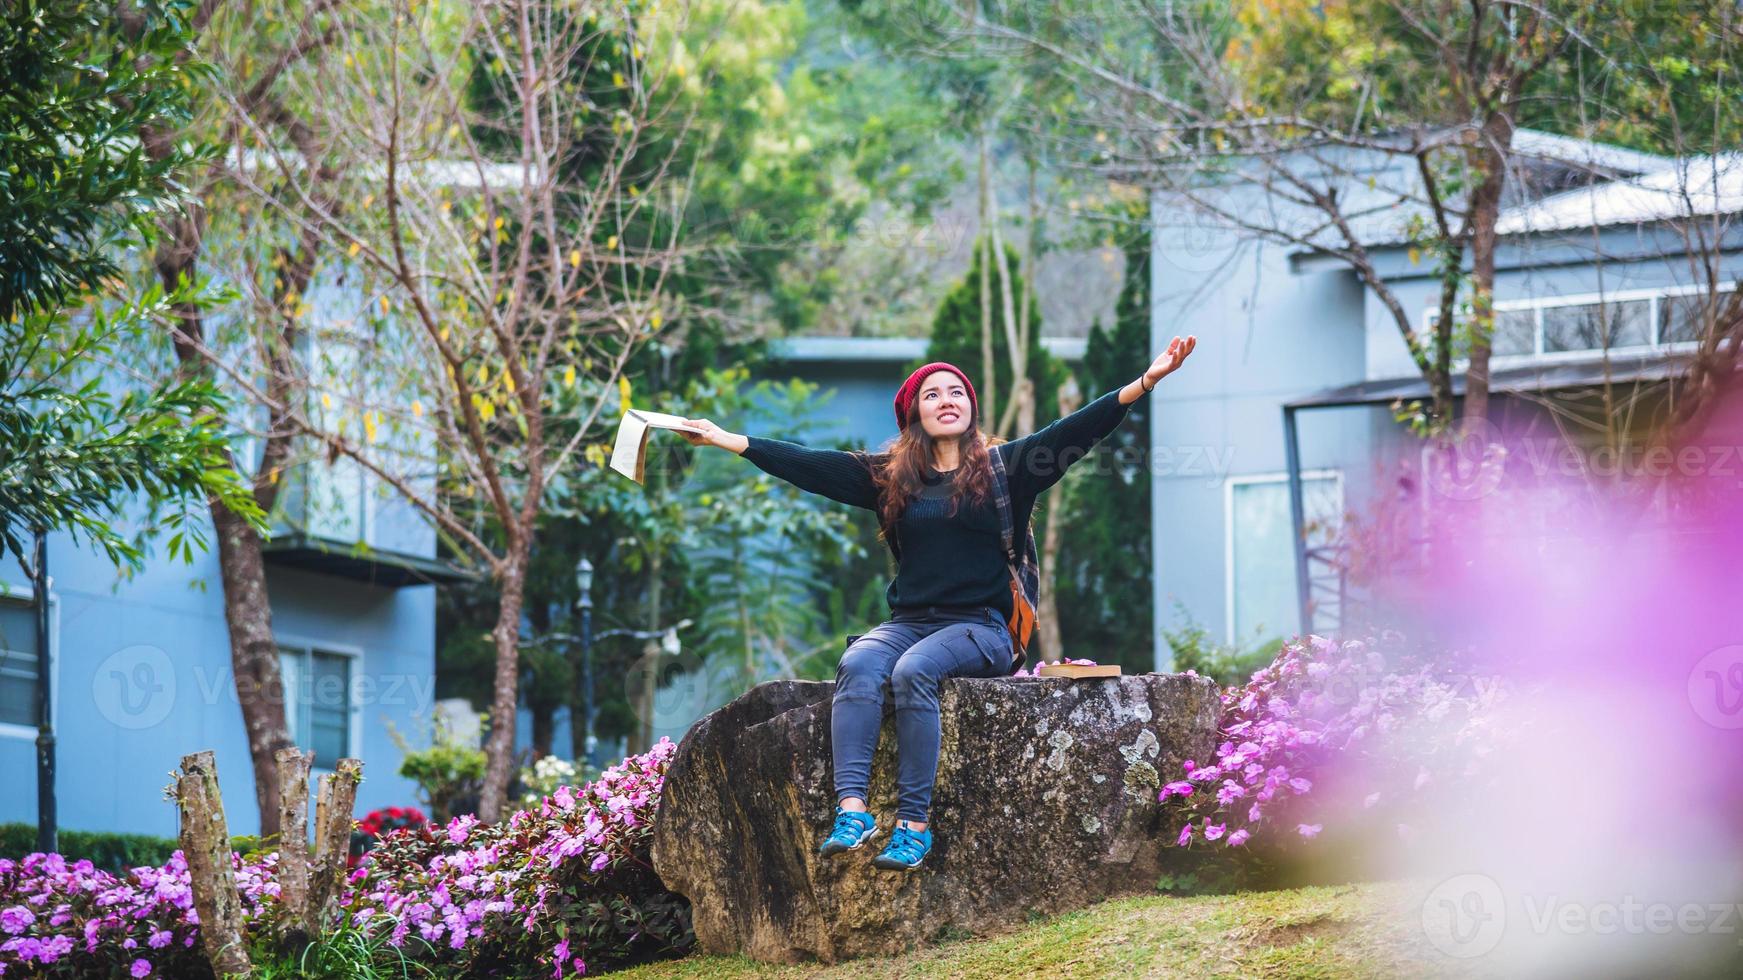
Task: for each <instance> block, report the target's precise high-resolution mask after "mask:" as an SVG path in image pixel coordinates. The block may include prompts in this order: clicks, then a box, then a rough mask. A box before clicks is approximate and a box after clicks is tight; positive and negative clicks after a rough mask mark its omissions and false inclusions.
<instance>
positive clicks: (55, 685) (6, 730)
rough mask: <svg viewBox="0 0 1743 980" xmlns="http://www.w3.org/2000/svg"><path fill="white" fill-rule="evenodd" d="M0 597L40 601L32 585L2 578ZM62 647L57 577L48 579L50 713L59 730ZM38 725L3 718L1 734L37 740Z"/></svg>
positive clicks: (25, 602) (31, 603)
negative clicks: (55, 585) (55, 587)
mask: <svg viewBox="0 0 1743 980" xmlns="http://www.w3.org/2000/svg"><path fill="white" fill-rule="evenodd" d="M0 600H11V601H13V602H20V603H23V604H25V605H26V606H30V607H32V608H34V607H35V604H36V590H35V589H33V588H31V587H30V586H28V585H23V586H20V585H12V584H11V583H9V582H5V581H0ZM60 648H61V603H60V596H58V595H56V594H55V590H54V577H53V576H50V577H49V580H48V650H47V660H48V674H49V677H48V681H49V709H48V710H49V715H50V717H51V718H53V720H54V728H55V730H56V731H59V730H60V727H61V658H59V657H57V656H55V654H56V653H57V652H58V651H59V650H60ZM41 662H42V655H41V654H40V653H39V655H38V664H39V666H38V668H37V669H39V670H40V669H41V667H40V664H41ZM36 734H37V732H36V726H35V725H19V724H14V723H13V722H9V721H0V738H16V739H23V740H27V741H31V742H34V741H36Z"/></svg>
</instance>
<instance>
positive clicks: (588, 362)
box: [581, 357, 593, 371]
mask: <svg viewBox="0 0 1743 980" xmlns="http://www.w3.org/2000/svg"><path fill="white" fill-rule="evenodd" d="M581 370H583V371H592V370H593V358H591V357H584V358H582V359H581Z"/></svg>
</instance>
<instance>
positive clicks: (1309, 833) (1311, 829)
mask: <svg viewBox="0 0 1743 980" xmlns="http://www.w3.org/2000/svg"><path fill="white" fill-rule="evenodd" d="M1319 831H1320V825H1319V824H1316V823H1298V824H1296V825H1295V832H1296V833H1298V834H1300V835H1301V836H1302V837H1305V838H1307V839H1308V840H1312V839H1313V838H1315V837H1318V836H1319Z"/></svg>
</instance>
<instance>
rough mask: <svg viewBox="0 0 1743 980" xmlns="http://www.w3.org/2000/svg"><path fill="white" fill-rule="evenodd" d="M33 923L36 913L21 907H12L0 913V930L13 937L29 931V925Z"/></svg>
mask: <svg viewBox="0 0 1743 980" xmlns="http://www.w3.org/2000/svg"><path fill="white" fill-rule="evenodd" d="M35 921H36V913H35V912H32V911H31V910H29V909H27V908H25V907H24V906H22V905H14V906H12V907H11V908H9V909H7V910H5V911H4V912H0V929H4V930H6V931H7V932H8V933H10V934H11V935H14V936H16V935H18V934H19V933H21V932H23V931H24V930H26V929H29V928H30V924H31V923H32V922H35Z"/></svg>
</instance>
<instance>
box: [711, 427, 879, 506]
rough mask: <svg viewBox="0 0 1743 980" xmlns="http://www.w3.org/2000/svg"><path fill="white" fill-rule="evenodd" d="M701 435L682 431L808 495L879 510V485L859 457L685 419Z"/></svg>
mask: <svg viewBox="0 0 1743 980" xmlns="http://www.w3.org/2000/svg"><path fill="white" fill-rule="evenodd" d="M685 421H686V422H689V423H690V424H691V425H694V426H696V427H697V428H699V429H702V430H703V433H702V434H697V433H692V432H679V435H682V436H683V437H684V438H685V439H687V440H689V442H690V444H691V445H692V446H701V445H709V446H719V447H720V448H721V449H725V450H727V451H728V452H732V453H737V454H738V455H740V456H743V457H744V458H745V459H748V460H750V461H751V462H752V463H755V464H756V465H757V468H758V469H760V470H762V471H763V472H764V473H767V474H769V475H770V476H775V477H779V478H780V479H782V480H785V481H787V482H788V483H791V484H792V485H793V486H796V487H798V488H799V489H801V490H804V491H807V492H809V493H815V494H820V495H822V496H825V497H828V498H829V499H830V500H834V501H836V502H838V503H843V504H847V505H849V506H852V507H864V508H866V509H867V510H876V509H877V505H878V490H877V484H875V483H873V482H872V475H871V470H870V469H869V468H868V467H867V465H866V462H865V460H864V459H863V458H862V457H861V456H860V455H858V454H855V453H850V452H843V451H842V450H839V449H811V448H808V447H806V446H801V445H799V444H798V443H796V442H783V441H781V440H779V439H764V438H762V437H761V436H746V435H740V434H739V433H736V432H728V431H726V430H725V429H722V428H721V427H720V426H718V425H715V424H714V423H713V422H710V421H708V420H707V419H685Z"/></svg>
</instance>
